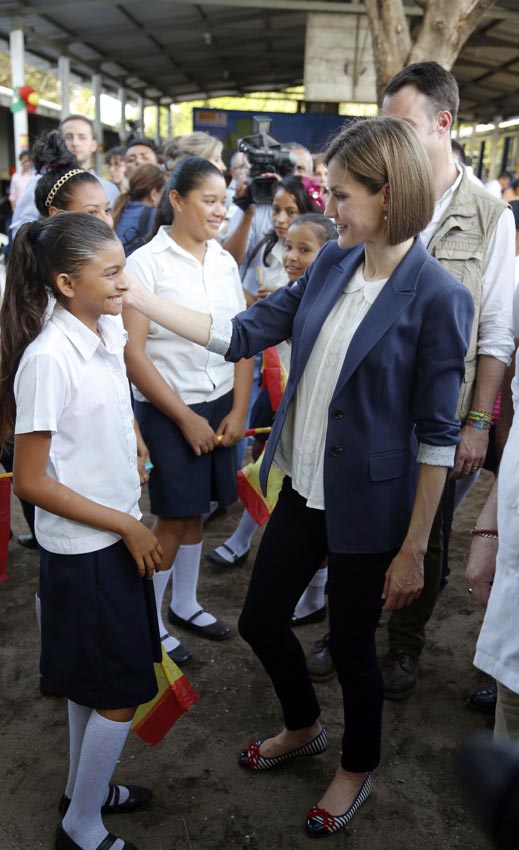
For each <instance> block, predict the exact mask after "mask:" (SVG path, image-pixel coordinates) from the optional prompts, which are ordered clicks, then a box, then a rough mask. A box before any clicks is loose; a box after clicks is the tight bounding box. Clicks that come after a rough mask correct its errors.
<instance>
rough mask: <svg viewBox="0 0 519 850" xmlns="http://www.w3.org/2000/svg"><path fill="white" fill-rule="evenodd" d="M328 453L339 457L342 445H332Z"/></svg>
mask: <svg viewBox="0 0 519 850" xmlns="http://www.w3.org/2000/svg"><path fill="white" fill-rule="evenodd" d="M330 454H331V455H332V456H333V457H339V455H342V446H332V447H331V449H330Z"/></svg>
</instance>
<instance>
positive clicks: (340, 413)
mask: <svg viewBox="0 0 519 850" xmlns="http://www.w3.org/2000/svg"><path fill="white" fill-rule="evenodd" d="M332 419H344V410H341V409H340V407H337V408H336V409H335V410H334V411H332Z"/></svg>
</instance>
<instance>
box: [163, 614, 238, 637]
mask: <svg viewBox="0 0 519 850" xmlns="http://www.w3.org/2000/svg"><path fill="white" fill-rule="evenodd" d="M206 613H207V612H206V611H204V609H203V608H200V611H197V612H196V614H193V616H192V617H190V618H189V620H184V619H183V617H179V616H178V614H175V612H174V611H172V610H171V608H168V620H169V622H170V623H172V624H173V625H174V626H181V627H182V628H183V629H188V630H189V631H190V632H194V633H195V634H197V635H199V636H200V637H205V638H209V640H225V639H226V638H228V637H230V636H231V630H230V628H229V626H227V625H226V624H225V623H222V621H221V620H215V621H214V623H209V624H208V625H207V626H197V624H196V623H195V620H196V619H197V617H199V616H200V614H206Z"/></svg>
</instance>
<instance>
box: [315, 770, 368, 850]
mask: <svg viewBox="0 0 519 850" xmlns="http://www.w3.org/2000/svg"><path fill="white" fill-rule="evenodd" d="M372 787H373V783H372V781H371V773H368V775H367V776H366V778H365V780H364V782H363V783H362V785H361V786H360V789H359V793H358V794H357V796H356V797H355V799H354V801H353V803H352V804H351V806H350V807H349V809H346V811H345V812H343V814H342V815H331V814H330V812H327V811H326V809H320V808H319V807H318V806H314V807H313V809H310V811H309V812H308V813H307V815H306V832H307V835H309V836H310V837H311V838H325V837H326V836H327V835H333V834H334V833H335V832H339V830H341V829H344V827H345V826H347V825H348V824H349V822H350V820H351V819H352V817H353V815H354V814H356V813H357V812H358V810H359V809H360V807H361V806H362V804H363V803H365V802H366V800H367V799H368V797H369V795H370V794H371V789H372Z"/></svg>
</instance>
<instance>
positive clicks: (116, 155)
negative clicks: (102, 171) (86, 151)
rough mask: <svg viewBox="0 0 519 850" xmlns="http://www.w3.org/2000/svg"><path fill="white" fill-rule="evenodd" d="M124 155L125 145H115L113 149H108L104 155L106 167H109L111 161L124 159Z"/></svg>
mask: <svg viewBox="0 0 519 850" xmlns="http://www.w3.org/2000/svg"><path fill="white" fill-rule="evenodd" d="M125 153H126V145H116V146H115V147H114V148H110V150H108V151H107V152H106V153H105V162H106V164H107V165H110V163H111V161H112V159H121V160H123V159H124V155H125Z"/></svg>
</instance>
